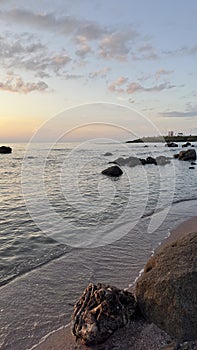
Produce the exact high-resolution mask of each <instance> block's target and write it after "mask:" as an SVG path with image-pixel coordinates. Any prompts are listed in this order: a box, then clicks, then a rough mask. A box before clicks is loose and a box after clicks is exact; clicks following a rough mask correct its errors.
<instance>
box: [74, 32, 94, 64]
mask: <svg viewBox="0 0 197 350" xmlns="http://www.w3.org/2000/svg"><path fill="white" fill-rule="evenodd" d="M75 42H76V44H77V46H78V49H77V51H76V55H77V56H80V57H81V58H83V57H85V56H86V55H87V54H89V53H90V52H91V51H92V49H91V47H90V45H89V43H88V40H87V37H85V36H82V35H78V36H77V37H76V39H75Z"/></svg>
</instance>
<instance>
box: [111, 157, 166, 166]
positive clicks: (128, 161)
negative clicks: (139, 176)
mask: <svg viewBox="0 0 197 350" xmlns="http://www.w3.org/2000/svg"><path fill="white" fill-rule="evenodd" d="M110 163H113V164H117V165H120V166H124V165H127V166H129V167H134V166H137V165H146V164H155V165H165V164H168V163H170V161H169V158H167V157H165V156H158V157H156V158H153V157H147V158H146V159H144V158H137V157H132V156H130V157H128V158H123V157H120V158H117V159H115V160H114V161H113V162H110Z"/></svg>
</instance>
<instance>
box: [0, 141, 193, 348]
mask: <svg viewBox="0 0 197 350" xmlns="http://www.w3.org/2000/svg"><path fill="white" fill-rule="evenodd" d="M10 146H11V147H12V149H13V152H12V153H11V154H1V155H0V182H1V196H0V228H1V230H0V243H1V244H0V329H1V331H0V332H1V333H0V349H2V350H28V349H33V348H34V346H35V345H36V344H38V343H39V341H40V340H41V339H42V338H43V337H45V336H46V335H47V334H48V333H50V332H51V331H53V330H55V329H58V328H59V327H61V326H63V325H67V324H68V323H69V322H70V319H71V314H72V309H73V305H74V303H75V302H76V300H77V298H79V296H80V295H81V293H82V292H83V290H84V289H85V287H86V286H87V285H88V283H98V282H102V283H106V284H110V285H115V286H117V287H119V288H128V287H129V286H132V285H133V283H134V281H135V279H136V278H137V276H138V275H139V273H140V271H141V270H142V269H143V267H144V264H145V263H146V261H147V259H148V258H149V257H150V256H151V254H153V252H154V250H155V249H156V247H158V245H159V244H160V243H161V242H162V241H163V240H164V239H165V238H166V237H167V236H168V235H169V234H170V230H171V229H172V228H174V227H175V226H177V225H178V224H180V223H181V222H183V221H184V220H186V219H189V218H191V217H192V216H196V215H197V166H195V165H193V166H191V164H190V162H183V161H179V160H177V159H174V157H173V155H174V154H175V153H178V152H179V151H180V150H182V147H181V146H182V145H181V144H179V147H177V148H172V149H170V148H168V147H165V145H164V143H155V144H153V143H149V144H146V145H145V144H143V143H139V144H134V143H125V142H118V141H117V142H115V141H114V142H109V141H107V140H105V139H101V140H99V142H98V141H96V140H92V141H91V142H85V141H84V142H78V143H76V142H70V143H56V144H55V145H53V144H50V143H39V144H19V143H17V144H10ZM193 147H194V149H195V150H197V143H193ZM160 155H163V156H166V157H168V159H169V162H168V163H167V164H166V165H161V166H156V165H154V164H149V165H145V166H143V165H137V166H135V167H128V166H122V167H121V169H122V171H123V175H122V176H120V177H119V178H110V177H107V176H105V175H102V170H104V169H106V168H107V167H109V166H111V165H112V164H109V163H110V162H113V161H114V160H115V159H117V158H118V157H129V156H136V157H139V158H147V157H149V156H151V157H157V156H160Z"/></svg>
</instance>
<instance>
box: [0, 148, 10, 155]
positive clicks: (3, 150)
mask: <svg viewBox="0 0 197 350" xmlns="http://www.w3.org/2000/svg"><path fill="white" fill-rule="evenodd" d="M0 153H1V154H7V153H12V148H11V147H9V146H1V147H0Z"/></svg>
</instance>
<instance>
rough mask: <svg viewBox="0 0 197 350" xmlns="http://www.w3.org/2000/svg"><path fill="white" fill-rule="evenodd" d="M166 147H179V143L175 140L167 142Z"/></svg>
mask: <svg viewBox="0 0 197 350" xmlns="http://www.w3.org/2000/svg"><path fill="white" fill-rule="evenodd" d="M165 146H166V147H178V146H179V145H178V144H177V143H175V142H167V143H166V144H165Z"/></svg>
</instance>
